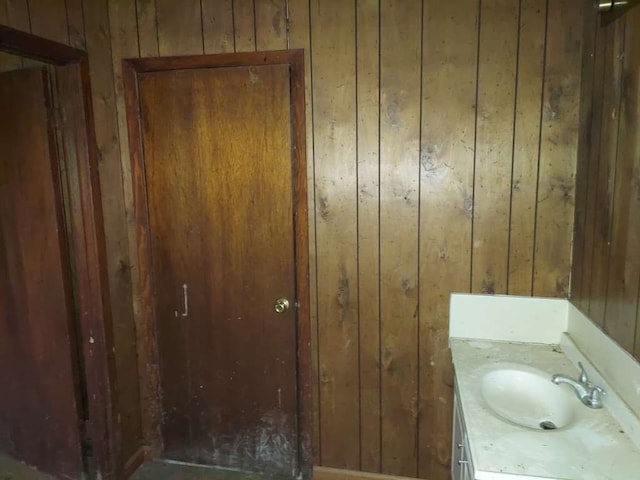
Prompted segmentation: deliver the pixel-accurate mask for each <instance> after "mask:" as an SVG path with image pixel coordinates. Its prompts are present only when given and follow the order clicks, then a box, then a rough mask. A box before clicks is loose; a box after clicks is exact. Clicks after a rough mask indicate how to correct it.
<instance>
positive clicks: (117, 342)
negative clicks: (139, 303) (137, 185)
mask: <svg viewBox="0 0 640 480" xmlns="http://www.w3.org/2000/svg"><path fill="white" fill-rule="evenodd" d="M108 5H109V27H110V35H111V56H112V62H113V63H112V64H113V80H114V88H115V98H116V110H117V132H118V136H119V138H120V151H121V159H122V166H121V168H122V185H123V200H124V208H125V212H124V213H125V215H126V218H127V219H131V218H133V211H131V206H132V205H133V190H132V180H131V162H129V161H128V159H129V144H128V141H127V124H126V121H127V119H126V111H125V106H124V88H123V83H122V59H123V58H130V57H137V56H138V52H139V47H138V32H137V18H136V8H135V4H132V3H131V2H129V1H126V0H115V1H110V2H109V3H108ZM127 227H128V229H127V239H128V243H127V245H128V247H129V250H128V251H129V255H130V256H131V258H134V257H135V245H136V243H135V236H134V235H133V234H134V229H133V225H131V222H127ZM130 274H131V276H132V278H133V279H134V280H135V279H136V277H135V275H137V270H135V271H131V273H130ZM132 285H138V282H136V281H134V282H132ZM132 293H133V295H134V296H135V295H136V294H137V292H132ZM134 298H135V297H134ZM113 324H114V332H115V333H116V334H115V335H114V346H115V349H116V352H117V355H116V370H117V372H118V373H119V378H118V411H119V413H120V425H121V438H122V444H121V449H120V450H121V451H120V454H121V457H122V462H123V463H126V462H127V461H128V460H129V459H130V458H131V457H132V456H133V455H134V454H135V453H136V451H137V450H138V449H139V448H140V447H141V446H142V445H143V438H142V431H143V430H142V427H143V423H142V419H141V409H140V405H141V398H140V385H139V381H138V378H139V377H138V372H139V371H140V370H141V369H142V368H144V367H145V366H144V364H142V363H141V361H142V360H143V358H142V356H141V357H140V358H138V355H137V339H136V328H135V324H134V323H133V322H132V321H131V318H130V317H124V318H118V317H114V318H113ZM144 400H145V403H146V400H147V399H146V398H145V399H144ZM142 417H144V414H143V415H142Z"/></svg>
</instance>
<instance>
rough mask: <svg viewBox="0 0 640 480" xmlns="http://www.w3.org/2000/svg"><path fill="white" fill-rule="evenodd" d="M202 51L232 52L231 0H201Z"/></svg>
mask: <svg viewBox="0 0 640 480" xmlns="http://www.w3.org/2000/svg"><path fill="white" fill-rule="evenodd" d="M201 5H202V30H203V31H202V35H203V37H204V53H223V52H233V0H202V1H201Z"/></svg>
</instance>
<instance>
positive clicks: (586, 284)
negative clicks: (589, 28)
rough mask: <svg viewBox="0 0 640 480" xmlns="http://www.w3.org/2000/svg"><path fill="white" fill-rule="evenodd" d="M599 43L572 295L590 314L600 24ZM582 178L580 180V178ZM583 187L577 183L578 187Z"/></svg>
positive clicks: (599, 42)
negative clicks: (579, 264)
mask: <svg viewBox="0 0 640 480" xmlns="http://www.w3.org/2000/svg"><path fill="white" fill-rule="evenodd" d="M594 30H595V31H594V36H595V40H594V41H595V46H594V63H593V72H592V75H593V93H592V96H591V101H590V104H591V113H590V118H589V119H588V122H587V124H586V125H585V126H584V128H585V129H587V133H586V135H587V137H588V138H589V143H588V146H587V148H588V151H586V152H584V154H583V155H581V157H580V159H581V160H582V161H583V162H587V163H588V165H587V166H586V167H585V168H586V170H587V175H586V179H585V181H586V185H585V186H584V188H585V190H586V199H585V205H584V208H585V212H584V217H583V218H584V220H583V222H584V227H583V232H584V233H583V235H582V239H580V238H577V237H578V235H580V231H579V230H577V225H576V231H575V236H576V245H577V246H579V245H580V244H582V253H580V251H575V252H574V255H576V258H580V256H581V257H582V258H581V261H582V271H583V272H584V274H583V275H582V276H581V277H580V283H579V284H576V283H573V284H572V288H571V296H572V298H575V300H578V299H581V302H580V303H581V305H582V307H581V308H582V311H583V312H586V313H589V311H590V304H591V278H592V276H591V273H590V272H591V271H592V265H593V260H594V258H593V245H594V235H595V231H594V225H595V217H596V207H595V205H596V194H595V192H597V183H598V170H599V153H600V140H601V139H600V128H601V125H602V106H603V101H602V100H603V95H604V71H605V69H604V65H605V55H604V53H605V46H606V36H605V35H604V32H603V31H602V30H601V29H600V28H599V27H598V26H597V25H595V26H594ZM585 74H587V75H588V74H591V72H585ZM577 180H578V179H576V181H577ZM578 187H580V186H579V185H576V188H578ZM574 272H575V268H573V269H572V277H571V278H572V282H577V281H578V277H577V276H574V275H573V274H574Z"/></svg>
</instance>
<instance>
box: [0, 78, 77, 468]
mask: <svg viewBox="0 0 640 480" xmlns="http://www.w3.org/2000/svg"><path fill="white" fill-rule="evenodd" d="M0 85H1V88H0V91H1V92H2V94H1V95H0V110H2V111H3V112H4V114H3V115H2V121H1V124H0V135H1V138H0V140H1V141H2V145H3V148H4V152H5V154H4V155H3V157H2V162H0V178H2V188H0V205H1V207H0V247H1V249H0V263H1V264H2V269H1V270H0V271H1V272H2V275H0V286H1V287H2V288H0V305H1V310H2V311H3V313H4V314H3V316H2V321H1V322H0V339H2V340H0V368H1V370H2V371H1V372H0V373H1V374H2V378H3V379H4V380H5V388H4V392H5V394H3V395H2V399H0V412H1V413H0V431H2V432H3V435H2V439H1V440H0V448H1V449H2V451H4V452H8V453H9V454H10V455H12V456H14V457H15V458H17V459H19V460H21V461H24V462H26V463H27V464H29V465H33V466H35V467H37V468H39V469H41V470H43V471H45V472H48V473H50V474H52V475H55V476H60V477H71V478H76V477H78V476H79V475H81V473H82V471H83V468H84V465H83V460H82V450H81V446H80V440H81V439H80V409H81V406H80V392H79V381H80V378H79V369H78V358H77V351H76V350H75V349H76V341H77V339H76V337H75V335H76V331H75V328H74V326H73V322H74V307H73V303H72V302H73V297H72V295H73V293H72V279H71V270H70V268H71V265H70V262H69V251H68V244H67V239H66V238H65V228H64V219H63V205H62V198H61V191H60V180H59V170H58V160H57V148H56V144H55V130H54V128H55V126H54V123H53V122H54V119H53V113H52V104H51V99H50V97H49V94H48V91H49V84H48V78H47V75H46V70H45V69H29V70H19V71H15V72H5V73H3V74H2V75H0Z"/></svg>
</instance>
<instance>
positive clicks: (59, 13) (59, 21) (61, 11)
mask: <svg viewBox="0 0 640 480" xmlns="http://www.w3.org/2000/svg"><path fill="white" fill-rule="evenodd" d="M28 5H29V12H30V20H31V22H30V23H31V33H33V34H34V35H38V36H40V37H44V38H48V39H49V40H55V41H56V42H61V43H68V40H69V33H68V30H67V11H66V6H65V0H29V3H28Z"/></svg>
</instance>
